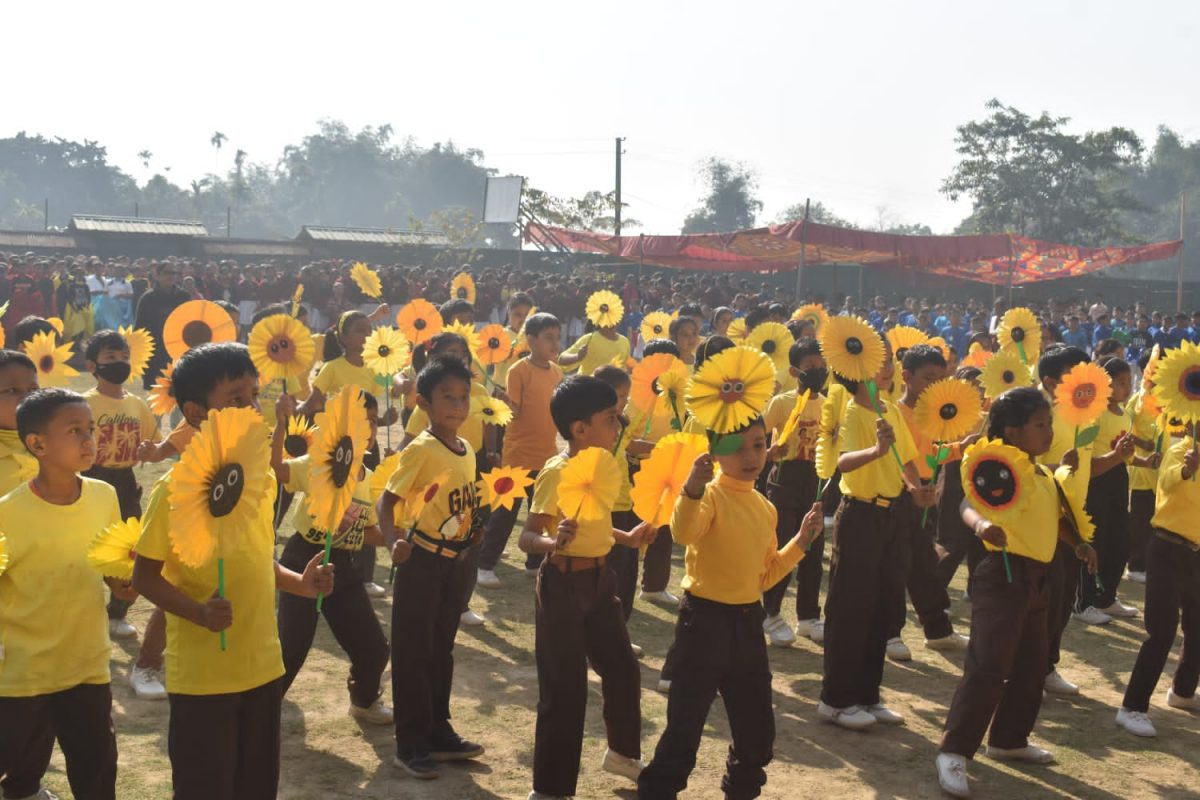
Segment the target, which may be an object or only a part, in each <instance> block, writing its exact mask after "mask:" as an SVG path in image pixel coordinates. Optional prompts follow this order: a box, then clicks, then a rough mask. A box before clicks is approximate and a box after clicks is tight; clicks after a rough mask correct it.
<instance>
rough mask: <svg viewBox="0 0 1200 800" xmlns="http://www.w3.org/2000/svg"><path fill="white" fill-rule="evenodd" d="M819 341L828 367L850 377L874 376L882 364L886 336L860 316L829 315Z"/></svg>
mask: <svg viewBox="0 0 1200 800" xmlns="http://www.w3.org/2000/svg"><path fill="white" fill-rule="evenodd" d="M818 341H819V342H820V344H821V354H822V355H823V356H825V361H826V362H827V363H828V364H829V368H830V369H831V370H833V371H834V372H835V373H837V374H838V375H841V376H842V377H843V378H845V379H847V380H851V381H866V380H872V379H874V377H875V376H876V375H878V374H879V370H880V369H882V368H883V359H884V349H883V340H882V339H880V338H879V334H878V333H876V332H875V329H874V328H872V327H871V326H870V325H869V324H867V322H866V321H865V320H863V319H861V318H859V317H830V318H829V322H828V323H827V324H826V325H825V328H824V329H823V330H822V331H821V335H820V336H819V337H818Z"/></svg>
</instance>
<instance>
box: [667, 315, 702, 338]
mask: <svg viewBox="0 0 1200 800" xmlns="http://www.w3.org/2000/svg"><path fill="white" fill-rule="evenodd" d="M684 325H695V326H696V332H697V333H699V332H700V323H699V322H696V320H695V319H693V318H692V317H686V316H684V315H683V314H680V315H679V316H678V317H676V318H675V319H673V320H671V324H670V325H668V326H667V335H668V336H670V337H671V338H672V339H674V338H675V337H676V336H678V335H679V329H680V328H682V327H683V326H684Z"/></svg>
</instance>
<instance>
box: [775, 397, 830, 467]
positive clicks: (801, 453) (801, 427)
mask: <svg viewBox="0 0 1200 800" xmlns="http://www.w3.org/2000/svg"><path fill="white" fill-rule="evenodd" d="M799 396H800V395H799V390H797V389H791V390H789V391H786V392H784V393H783V394H777V395H775V396H774V397H772V398H771V402H769V403H767V410H766V411H765V412H764V413H763V420H764V421H765V422H766V424H767V430H769V431H771V434H772V437H773V438H772V442H777V440H778V437H779V434H781V433H782V432H783V426H784V425H786V424H787V421H788V417H790V416H791V415H792V412H793V411H794V410H795V409H796V399H797V398H798V397H799ZM824 400H825V398H824V397H822V396H821V395H820V394H819V393H818V394H816V395H812V396H810V397H809V398H808V402H806V403H805V404H804V409H803V410H802V411H801V412H800V419H799V421H798V422H797V423H796V429H795V431H793V432H792V435H791V437H790V438H789V439H788V441H787V442H785V444H786V445H787V450H786V451H785V452H784V457H783V460H784V461H793V460H800V461H812V460H813V459H814V458H815V457H816V454H817V425H818V423H819V422H820V421H821V405H822V404H823V403H824Z"/></svg>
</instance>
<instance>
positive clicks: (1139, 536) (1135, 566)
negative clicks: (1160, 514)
mask: <svg viewBox="0 0 1200 800" xmlns="http://www.w3.org/2000/svg"><path fill="white" fill-rule="evenodd" d="M1154 501H1155V496H1154V490H1153V489H1134V490H1132V491H1131V492H1130V493H1129V571H1130V572H1145V571H1146V546H1147V545H1148V544H1149V543H1150V537H1151V536H1153V535H1154V529H1153V527H1152V526H1151V525H1150V520H1151V519H1152V518H1153V517H1154Z"/></svg>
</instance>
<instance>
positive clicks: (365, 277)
mask: <svg viewBox="0 0 1200 800" xmlns="http://www.w3.org/2000/svg"><path fill="white" fill-rule="evenodd" d="M350 280H352V281H354V285H355V286H357V287H358V290H359V291H360V292H362V293H363V294H365V295H366V296H367V297H370V298H372V299H374V300H378V299H379V298H380V297H383V283H382V282H380V280H379V275H377V274H376V273H375V270H373V269H371V268H370V267H368V266H367V265H366V264H364V263H363V262H361V261H358V262H356V263H355V264H354V266H352V267H350Z"/></svg>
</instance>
